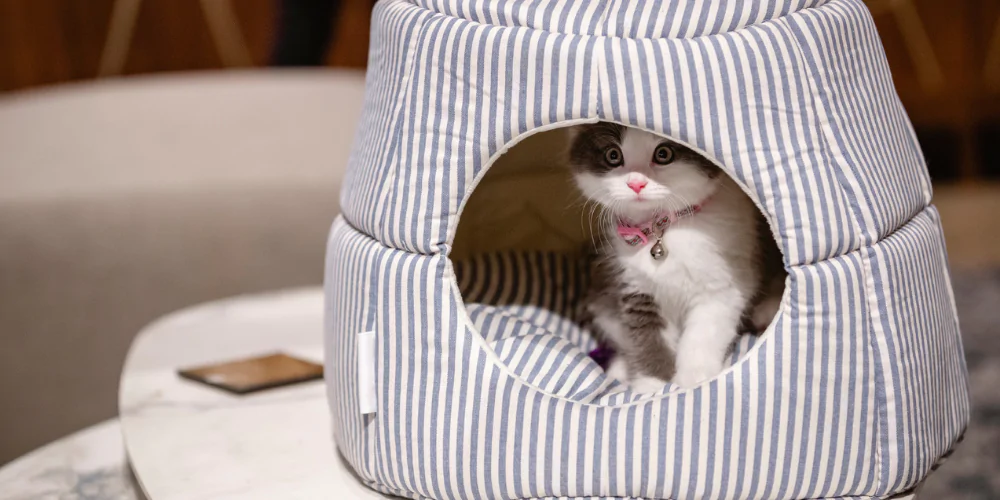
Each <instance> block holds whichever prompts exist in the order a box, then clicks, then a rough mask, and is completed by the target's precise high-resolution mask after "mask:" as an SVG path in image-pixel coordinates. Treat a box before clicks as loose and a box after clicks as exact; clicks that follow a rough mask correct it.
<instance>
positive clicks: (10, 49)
mask: <svg viewBox="0 0 1000 500" xmlns="http://www.w3.org/2000/svg"><path fill="white" fill-rule="evenodd" d="M288 3H289V4H293V5H296V4H297V5H298V8H297V11H299V12H302V13H303V14H300V15H303V16H305V20H299V21H298V22H297V23H296V21H295V20H292V21H291V22H290V23H289V24H288V25H289V26H290V27H293V28H295V29H302V28H303V27H305V26H307V25H308V27H314V26H321V25H322V23H324V22H325V23H326V24H328V27H329V31H330V32H329V35H328V36H329V41H328V43H327V44H323V43H322V42H321V41H320V40H322V38H323V36H322V34H321V35H318V36H316V35H300V37H302V38H304V39H303V40H294V41H292V42H291V44H295V43H298V44H299V46H298V47H297V49H298V50H296V48H293V47H290V48H289V50H288V52H287V54H289V55H288V56H287V57H286V59H285V60H286V61H296V57H297V58H298V59H297V61H299V62H302V61H305V63H309V64H311V63H312V59H318V62H320V63H321V64H324V65H328V66H337V67H350V68H364V66H365V61H366V58H367V49H368V27H369V14H370V10H371V6H372V3H373V0H337V1H334V2H327V1H324V0H299V1H292V2H288ZM867 3H868V5H869V7H870V9H871V10H872V12H873V14H874V15H875V19H876V22H877V24H878V26H879V30H880V33H881V35H882V38H883V43H884V44H885V48H886V53H887V55H888V58H889V62H890V64H891V66H892V69H893V74H894V76H895V78H896V85H897V88H898V91H899V94H900V97H901V98H902V100H903V103H904V104H905V105H906V108H907V110H908V111H909V113H910V116H911V118H912V119H913V121H914V123H915V124H916V125H917V128H918V129H919V130H920V133H921V136H922V138H923V139H924V141H923V143H924V147H925V149H926V150H927V155H928V158H929V160H930V161H929V163H930V166H931V170H932V173H933V176H934V178H935V180H937V181H958V180H963V181H974V180H977V179H984V178H1000V167H998V165H1000V159H998V158H997V154H1000V153H997V152H996V151H995V150H994V149H995V148H993V147H992V146H993V145H994V144H997V139H998V135H997V134H1000V132H998V130H1000V2H998V1H996V0H955V1H948V2H944V1H940V0H938V1H935V0H903V1H900V0H868V1H867ZM279 4H280V2H278V1H277V0H88V1H87V2H77V1H71V0H31V1H28V0H3V1H0V91H11V90H21V89H29V88H32V87H38V86H44V85H53V84H60V83H66V82H74V81H81V80H91V79H95V78H101V77H109V76H118V75H142V74H149V73H163V72H172V71H192V70H217V69H224V68H240V67H259V66H267V65H269V64H271V63H278V64H280V63H281V61H276V60H275V59H276V58H275V51H276V47H275V45H276V44H277V43H278V35H279V30H278V26H279V21H280V14H281V8H280V5H279ZM294 15H295V14H293V15H292V16H291V17H294ZM316 21H319V22H316ZM292 36H293V37H294V36H295V35H292ZM310 36H314V37H315V38H313V39H311V40H310V39H309V38H310ZM315 47H321V48H322V49H321V50H322V52H321V53H320V54H319V55H318V56H316V55H315V54H314V53H315V50H316V49H315ZM327 48H328V50H327ZM292 54H294V55H292Z"/></svg>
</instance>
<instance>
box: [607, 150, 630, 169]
mask: <svg viewBox="0 0 1000 500" xmlns="http://www.w3.org/2000/svg"><path fill="white" fill-rule="evenodd" d="M604 161H606V162H607V163H608V165H611V166H612V167H617V166H620V165H621V164H622V162H623V161H625V159H624V157H623V155H622V150H620V149H618V148H608V150H607V151H605V152H604Z"/></svg>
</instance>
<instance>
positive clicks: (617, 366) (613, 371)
mask: <svg viewBox="0 0 1000 500" xmlns="http://www.w3.org/2000/svg"><path fill="white" fill-rule="evenodd" d="M605 373H607V374H608V376H609V377H611V378H613V379H615V380H617V381H619V382H627V381H628V363H626V362H625V358H622V357H621V356H615V357H614V358H613V359H612V360H611V363H609V364H608V371H606V372H605Z"/></svg>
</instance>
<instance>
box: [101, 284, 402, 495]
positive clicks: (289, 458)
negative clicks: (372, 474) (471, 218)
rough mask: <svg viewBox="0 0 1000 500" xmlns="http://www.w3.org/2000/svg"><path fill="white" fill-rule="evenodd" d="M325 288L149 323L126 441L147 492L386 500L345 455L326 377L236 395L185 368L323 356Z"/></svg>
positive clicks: (134, 376) (125, 418)
mask: <svg viewBox="0 0 1000 500" xmlns="http://www.w3.org/2000/svg"><path fill="white" fill-rule="evenodd" d="M322 328H323V295H322V292H321V290H319V289H306V290H296V291H287V292H280V293H272V294H266V295H258V296H248V297H243V298H235V299H230V300H225V301H220V302H213V303H208V304H204V305H201V306H197V307H194V308H191V309H186V310H183V311H180V312H177V313H174V314H171V315H169V316H166V317H164V318H162V319H160V320H158V321H156V322H154V323H153V324H151V325H150V326H148V327H147V328H146V329H145V330H143V331H142V332H141V333H140V334H139V336H138V337H137V338H136V340H135V341H134V342H133V344H132V347H131V350H130V351H129V354H128V358H127V359H126V361H125V368H124V371H123V373H122V380H121V387H120V391H119V411H120V417H119V419H120V421H121V426H122V432H123V435H124V441H125V448H126V450H127V452H128V456H129V459H130V462H131V465H132V468H133V470H134V472H135V476H136V477H137V479H138V483H139V485H140V486H141V487H142V490H144V492H145V493H146V495H147V496H148V497H149V498H151V499H153V500H170V499H180V498H183V499H186V500H190V499H201V498H204V499H216V500H220V499H227V498H234V499H235V498H239V499H248V500H249V499H257V498H260V499H274V498H309V499H314V498H385V497H384V496H383V495H380V494H378V493H376V492H374V491H372V490H370V489H368V488H366V487H365V486H363V485H362V484H361V483H360V482H359V480H358V479H357V477H356V476H354V475H353V472H352V471H351V469H350V467H349V466H348V465H347V464H346V462H344V461H343V460H342V459H341V457H340V455H339V454H338V453H337V452H336V451H335V448H334V444H333V440H332V437H331V429H330V414H329V411H328V407H327V402H326V390H325V387H324V385H323V383H322V381H314V382H309V383H304V384H298V385H294V386H290V387H285V388H279V389H272V390H267V391H262V392H259V393H254V394H249V395H243V396H236V395H232V394H229V393H226V392H223V391H220V390H218V389H214V388H211V387H207V386H204V385H201V384H197V383H195V382H191V381H188V380H185V379H181V378H180V377H178V376H177V374H176V370H177V369H178V368H186V367H190V366H197V365H202V364H207V363H215V362H219V361H228V360H233V359H240V358H245V357H251V356H257V355H261V354H268V353H272V352H275V351H280V352H285V353H288V354H291V355H295V356H298V357H301V358H304V359H309V360H314V361H316V362H321V361H322V359H323V350H322Z"/></svg>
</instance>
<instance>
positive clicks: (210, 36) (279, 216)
mask: <svg viewBox="0 0 1000 500" xmlns="http://www.w3.org/2000/svg"><path fill="white" fill-rule="evenodd" d="M372 3H373V2H372V1H371V0H340V1H338V2H329V1H323V0H287V1H284V2H282V1H279V0H87V1H78V0H0V405H2V408H3V409H2V411H0V464H3V463H4V462H6V461H9V460H11V459H13V458H15V457H16V456H18V455H20V454H22V453H25V452H27V451H29V450H31V449H33V448H35V447H37V446H40V445H42V444H44V443H46V442H48V441H51V440H52V439H55V438H57V437H59V436H61V435H64V434H66V433H69V432H72V431H74V430H76V429H79V428H82V427H84V426H87V425H90V424H93V423H95V422H97V421H100V420H102V419H106V418H111V417H113V416H114V415H115V414H116V408H115V395H116V389H117V377H118V373H119V370H120V368H121V363H122V360H123V359H124V356H125V354H126V352H127V348H128V345H129V342H130V341H131V339H132V337H133V336H134V335H135V333H136V332H137V331H138V330H139V329H140V328H141V327H142V326H143V325H144V324H146V323H147V322H149V321H151V320H153V319H155V318H156V317H158V316H160V315H162V314H165V313H168V312H170V311H172V310H176V309H177V308H180V307H183V306H187V305H191V304H195V303H198V302H201V301H205V300H209V299H214V298H219V297H224V296H229V295H233V294H239V293H248V292H254V291H259V290H268V289H273V288H280V287H287V286H303V285H316V284H318V283H319V280H320V276H321V269H322V254H323V246H324V238H325V233H326V230H327V227H328V224H329V222H330V221H331V220H332V218H333V216H334V214H335V213H336V212H337V210H338V209H337V200H336V197H337V190H338V186H339V178H340V175H341V173H342V170H343V165H344V164H345V162H346V155H347V150H348V148H349V145H350V142H351V139H352V136H353V131H354V126H355V123H356V120H357V116H358V113H359V109H360V103H361V98H362V95H363V87H364V84H363V69H364V66H365V62H366V58H367V51H368V36H369V33H368V30H369V16H370V10H371V7H372ZM867 3H868V5H869V7H870V9H871V11H872V13H873V16H874V18H875V20H876V23H877V25H878V28H879V31H880V34H881V36H882V38H883V43H884V46H885V50H886V54H887V57H888V60H889V63H890V65H891V67H892V71H893V75H894V77H895V82H896V86H897V89H898V92H899V95H900V97H901V99H902V102H903V104H904V106H905V107H906V109H907V110H908V112H909V114H910V116H911V118H912V120H913V122H914V124H915V127H916V129H917V132H918V136H919V138H920V141H921V144H922V147H923V148H924V151H925V156H926V157H927V160H928V164H929V168H930V171H931V175H932V178H933V180H934V182H935V189H936V195H935V203H937V204H938V206H939V207H940V210H941V213H942V218H943V219H944V224H945V231H946V237H947V240H948V245H949V253H950V259H951V264H952V267H953V273H954V280H955V289H956V300H957V302H958V307H959V311H960V316H961V318H962V326H963V335H964V336H965V342H966V349H967V351H968V358H969V368H970V372H971V374H972V375H971V376H972V390H973V393H974V399H975V400H976V408H975V415H974V417H973V425H972V427H971V429H970V431H969V434H968V436H967V439H966V444H965V446H964V447H963V448H962V449H961V450H960V452H959V453H958V454H956V456H955V458H953V460H952V462H957V463H958V465H948V466H946V469H945V471H944V472H943V473H941V474H938V475H936V476H937V477H936V479H935V482H934V484H933V485H932V486H930V488H931V490H930V491H931V494H930V495H929V496H928V498H984V499H985V498H991V499H992V498H1000V474H997V472H1000V446H997V444H1000V391H996V390H995V387H996V384H1000V336H998V335H996V333H997V332H996V326H995V325H997V324H1000V313H998V312H997V311H998V310H1000V231H998V230H1000V224H998V223H997V218H998V217H1000V188H998V187H997V186H998V184H996V182H997V181H1000V0H951V1H942V0H870V1H868V2H867ZM278 66H283V67H288V66H294V67H303V66H313V68H312V69H302V68H299V69H288V68H284V69H282V70H280V71H279V70H278V69H276V67H278ZM315 66H322V67H323V68H315ZM935 488H937V489H935ZM946 492H947V493H946ZM956 492H958V493H956Z"/></svg>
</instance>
